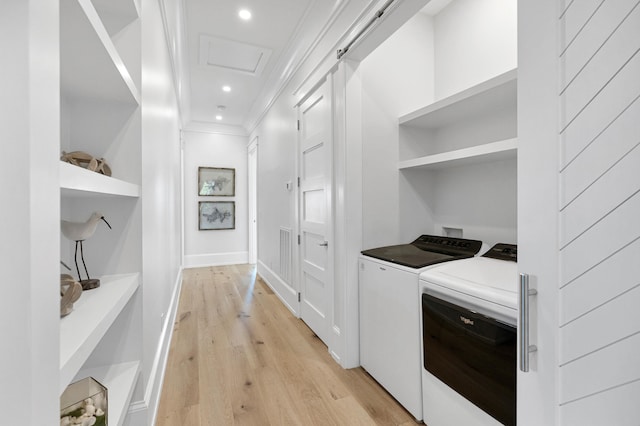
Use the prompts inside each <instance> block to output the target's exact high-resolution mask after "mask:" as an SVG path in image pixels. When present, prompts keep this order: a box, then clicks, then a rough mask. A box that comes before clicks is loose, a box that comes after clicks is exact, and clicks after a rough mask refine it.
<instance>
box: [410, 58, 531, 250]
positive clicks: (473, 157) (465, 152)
mask: <svg viewBox="0 0 640 426" xmlns="http://www.w3.org/2000/svg"><path fill="white" fill-rule="evenodd" d="M516 114H517V70H515V69H514V70H510V71H508V72H505V73H503V74H500V75H498V76H495V77H493V78H490V79H488V80H486V81H483V82H481V83H479V84H477V85H474V86H472V87H470V88H467V89H465V90H463V91H461V92H459V93H456V94H454V95H452V96H449V97H447V98H444V99H441V100H439V101H436V102H434V103H432V104H430V105H426V106H424V107H422V108H419V109H417V110H415V111H413V112H411V113H409V114H406V115H403V116H402V117H400V118H399V119H398V131H399V162H398V170H399V172H400V188H399V196H400V205H401V211H400V223H401V224H403V225H402V226H401V233H402V234H403V238H405V239H409V238H411V236H412V235H416V234H420V233H423V232H425V229H427V230H430V231H429V232H433V233H434V234H437V235H440V234H446V232H447V230H454V232H463V236H464V237H465V238H475V239H480V240H483V241H486V242H488V244H492V243H495V242H509V243H515V242H516V241H515V238H516V237H515V229H516V223H515V218H516V215H515V212H516V175H517V173H516V165H517V146H518V142H517V115H516Z"/></svg>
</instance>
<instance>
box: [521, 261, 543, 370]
mask: <svg viewBox="0 0 640 426" xmlns="http://www.w3.org/2000/svg"><path fill="white" fill-rule="evenodd" d="M536 294H538V291H537V290H535V289H530V288H529V274H520V287H519V294H518V312H519V313H520V342H519V343H520V371H522V372H525V373H526V372H528V371H529V353H531V352H535V351H537V350H538V348H537V347H536V346H535V345H529V296H534V295H536Z"/></svg>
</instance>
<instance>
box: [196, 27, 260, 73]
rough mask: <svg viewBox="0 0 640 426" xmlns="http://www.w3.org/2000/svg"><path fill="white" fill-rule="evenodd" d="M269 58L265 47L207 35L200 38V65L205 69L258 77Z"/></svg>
mask: <svg viewBox="0 0 640 426" xmlns="http://www.w3.org/2000/svg"><path fill="white" fill-rule="evenodd" d="M270 56H271V49H267V48H266V47H261V46H255V45H252V44H247V43H241V42H239V41H234V40H226V39H222V38H218V37H213V36H209V35H201V36H200V65H202V66H205V67H217V68H222V69H226V70H229V71H235V72H239V73H243V74H249V75H253V76H256V77H258V76H260V75H261V74H262V71H263V70H264V68H265V66H266V65H267V62H268V61H269V57H270Z"/></svg>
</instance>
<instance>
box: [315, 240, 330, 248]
mask: <svg viewBox="0 0 640 426" xmlns="http://www.w3.org/2000/svg"><path fill="white" fill-rule="evenodd" d="M318 245H319V246H320V247H328V246H329V241H325V242H324V243H320V244H318Z"/></svg>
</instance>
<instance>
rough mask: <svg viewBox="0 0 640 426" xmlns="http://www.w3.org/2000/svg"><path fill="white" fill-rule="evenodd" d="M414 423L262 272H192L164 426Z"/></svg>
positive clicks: (162, 410)
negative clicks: (348, 366) (342, 360)
mask: <svg viewBox="0 0 640 426" xmlns="http://www.w3.org/2000/svg"><path fill="white" fill-rule="evenodd" d="M240 424H242V425H261V426H262V425H312V424H313V425H412V424H418V423H416V422H415V421H414V420H413V418H412V417H411V415H409V414H408V413H407V412H406V411H405V410H404V409H403V408H402V407H401V406H400V405H399V404H398V403H397V402H396V401H395V400H394V399H393V398H392V397H391V396H389V394H388V393H387V392H386V391H384V390H383V389H382V388H381V387H380V386H379V385H378V384H377V383H376V382H375V381H374V380H373V379H372V378H371V377H370V376H369V375H368V374H367V373H365V372H364V370H362V369H361V368H356V369H352V370H344V369H342V368H341V367H340V366H339V365H338V364H337V363H336V362H335V361H334V360H333V359H332V358H331V357H330V355H329V353H328V351H327V348H326V346H325V345H324V344H323V343H322V342H321V341H320V340H319V339H318V338H317V337H315V335H314V334H313V332H311V330H310V329H309V328H308V327H307V326H306V325H305V324H304V323H303V322H302V321H301V320H299V319H297V318H295V317H293V316H292V315H291V313H290V312H289V311H288V310H287V309H286V308H285V307H284V305H283V304H282V303H281V302H280V300H279V299H278V297H277V296H276V295H275V294H274V293H273V292H272V291H271V290H270V289H269V287H268V286H267V285H266V284H265V283H264V282H263V281H262V280H261V279H260V278H257V277H256V274H255V267H253V266H250V265H235V266H223V267H209V268H198V269H187V270H185V271H184V281H183V284H182V291H181V297H180V305H179V308H178V313H177V316H176V322H175V326H174V333H173V337H172V341H171V349H170V353H169V360H168V364H167V371H166V376H165V379H164V384H163V389H162V396H161V400H160V406H159V409H158V418H157V422H156V425H157V426H176V425H184V426H200V425H240Z"/></svg>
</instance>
